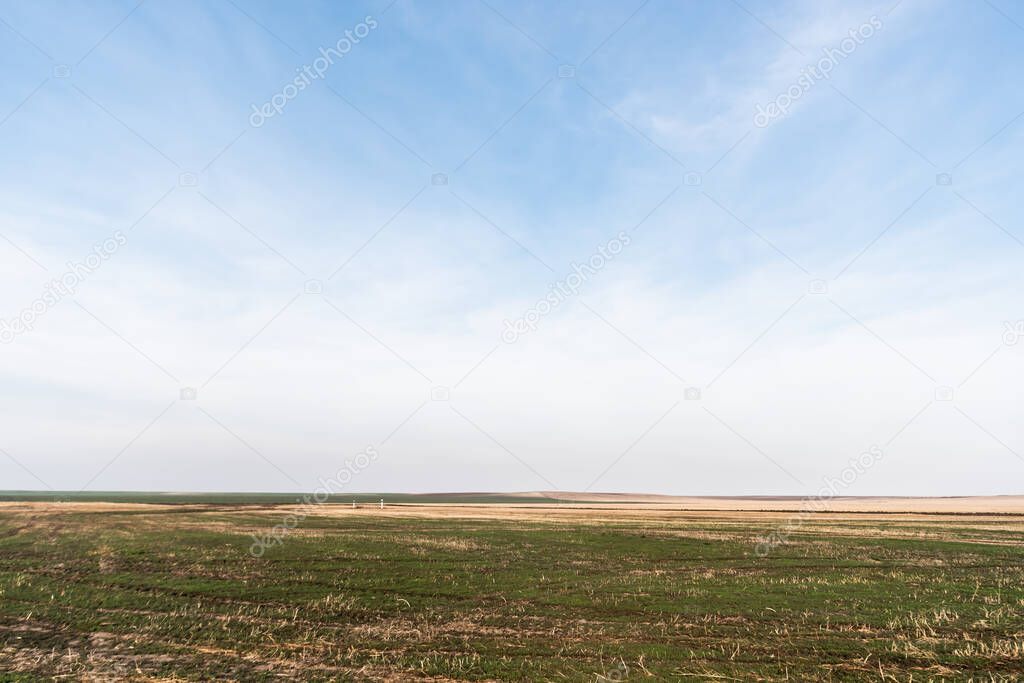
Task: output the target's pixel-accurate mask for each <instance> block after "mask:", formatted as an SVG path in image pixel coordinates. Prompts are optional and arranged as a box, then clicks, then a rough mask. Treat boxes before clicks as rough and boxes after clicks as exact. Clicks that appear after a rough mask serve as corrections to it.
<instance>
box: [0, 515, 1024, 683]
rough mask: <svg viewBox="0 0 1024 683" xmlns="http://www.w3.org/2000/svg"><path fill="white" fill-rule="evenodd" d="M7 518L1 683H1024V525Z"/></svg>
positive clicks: (932, 518)
mask: <svg viewBox="0 0 1024 683" xmlns="http://www.w3.org/2000/svg"><path fill="white" fill-rule="evenodd" d="M287 511H288V507H287V506H277V505H262V506H246V505H113V504H98V503H94V504H54V503H49V504H47V503H8V504H2V505H0V681H4V682H6V681H36V680H40V679H64V680H96V681H110V680H149V681H191V680H212V679H216V680H240V681H254V680H308V681H320V680H322V681H329V680H330V681H334V680H356V681H370V680H373V681H380V680H394V681H408V680H424V681H427V680H430V681H463V680H472V681H488V680H500V681H541V680H545V681H602V680H616V681H619V680H636V681H640V680H652V681H653V680H687V681H706V680H740V681H854V680H856V681H860V680H875V681H1016V680H1019V679H1020V677H1021V676H1022V675H1024V582H1022V578H1024V563H1022V559H1024V553H1022V547H1024V546H1022V544H1024V516H1015V515H962V516H960V515H912V514H904V515H870V514H850V515H844V514H840V513H828V514H818V515H814V516H813V517H812V518H811V519H808V520H806V521H804V522H803V523H802V524H801V526H800V528H799V529H798V530H797V531H795V532H794V533H793V534H792V535H791V536H790V538H789V542H788V543H787V544H785V545H782V546H780V547H777V548H774V549H773V550H772V552H771V553H770V554H769V555H768V556H767V557H758V556H757V554H756V553H755V550H754V549H755V545H756V543H757V539H758V538H760V537H763V536H766V535H768V534H769V533H770V532H771V531H772V530H773V529H775V528H778V526H779V525H781V524H784V523H785V521H786V519H787V515H786V513H779V512H685V511H679V510H671V509H660V510H650V509H643V510H629V509H612V508H608V507H601V508H587V507H586V506H558V507H548V506H533V507H508V506H473V505H470V506H443V505H438V506H427V505H409V506H390V507H388V508H386V509H385V510H384V511H381V510H378V509H374V508H372V507H370V506H364V507H362V508H360V509H358V510H352V509H351V508H350V507H348V506H343V505H325V506H322V509H321V510H317V511H316V513H314V514H312V515H310V516H308V517H306V518H305V519H304V520H303V522H302V524H301V525H300V526H299V527H298V528H296V529H295V530H294V531H292V532H291V533H289V534H288V535H287V536H286V537H285V538H284V539H283V543H281V544H280V545H275V546H272V547H269V548H268V549H267V551H266V553H265V554H264V555H263V556H262V557H260V558H254V557H252V556H251V555H250V554H249V547H250V545H251V543H252V534H260V533H263V532H265V531H266V530H267V529H269V528H271V527H273V526H274V525H275V524H278V523H279V522H280V521H281V519H282V517H283V516H284V515H285V514H286V513H287Z"/></svg>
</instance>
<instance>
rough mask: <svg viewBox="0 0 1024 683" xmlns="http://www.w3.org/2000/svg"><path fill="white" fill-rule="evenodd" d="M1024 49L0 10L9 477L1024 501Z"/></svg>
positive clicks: (709, 16)
mask: <svg viewBox="0 0 1024 683" xmlns="http://www.w3.org/2000/svg"><path fill="white" fill-rule="evenodd" d="M1022 38H1024V9H1022V8H1021V7H1020V6H1019V5H1015V4H1014V3H1010V2H1008V1H1007V0H992V2H972V3H967V2H961V1H959V0H948V1H935V2H933V1H930V0H928V1H926V0H903V1H902V2H896V1H895V0H888V1H887V2H884V3H871V2H867V3H862V2H831V1H826V2H819V1H817V0H815V1H810V0H808V1H800V2H760V1H755V0H742V2H726V1H724V0H723V1H721V2H711V1H705V2H699V1H679V0H647V1H644V0H639V1H634V2H621V3H610V2H562V3H538V2H514V1H512V0H486V1H482V0H453V2H446V3H438V2H424V1H421V0H394V1H392V0H373V1H370V2H345V3H333V2H313V1H304V2H301V3H282V2H269V1H267V0H252V1H247V2H246V1H243V0H206V1H203V2H188V1H185V2H179V1H178V0H173V1H172V0H145V1H144V2H136V1H133V2H121V1H117V2H99V3H96V2H57V1H56V0H52V1H45V0H44V1H40V2H33V3H25V2H17V1H12V0H0V148H2V149H3V154H2V155H0V342H2V343H0V386H2V387H3V389H4V390H3V391H2V392H0V489H31V490H50V489H53V490H65V491H67V490H72V491H77V490H81V489H86V490H155V491H312V490H314V489H316V488H318V487H322V486H325V483H324V482H325V481H327V482H330V481H337V480H338V476H337V475H338V473H339V472H341V471H348V472H349V473H350V474H349V475H346V476H345V477H344V478H345V480H346V484H345V485H344V487H339V488H337V489H331V491H332V492H336V493H343V492H345V491H396V492H398V491H401V492H423V491H532V490H554V489H562V490H591V491H621V492H651V493H666V494H680V495H815V494H820V493H821V491H822V490H823V487H830V491H831V494H832V495H961V494H975V495H980V494H1010V493H1022V492H1024V491H1022V486H1021V482H1022V477H1024V426H1022V421H1021V419H1020V405H1021V403H1022V399H1024V387H1022V382H1021V379H1022V378H1024V342H1022V340H1024V306H1022V305H1021V302H1022V301H1024V298H1022V293H1024V283H1022V279H1021V265H1022V264H1024V224H1022V220H1021V219H1022V217H1024V211H1022V208H1021V206H1020V202H1019V197H1020V192H1021V175H1020V171H1021V159H1022V158H1024V156H1022V151H1024V91H1022V90H1021V89H1020V88H1019V87H1018V86H1019V76H1020V72H1021V67H1022V65H1024V40H1022ZM1018 342H1022V343H1018ZM367 452H372V453H373V454H375V456H374V457H373V458H372V459H368V458H366V457H362V458H360V457H359V454H361V453H363V454H365V453H367Z"/></svg>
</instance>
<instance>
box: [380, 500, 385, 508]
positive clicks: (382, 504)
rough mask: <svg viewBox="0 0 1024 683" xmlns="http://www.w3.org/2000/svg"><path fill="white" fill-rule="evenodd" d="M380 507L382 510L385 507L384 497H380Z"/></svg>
mask: <svg viewBox="0 0 1024 683" xmlns="http://www.w3.org/2000/svg"><path fill="white" fill-rule="evenodd" d="M380 509H381V510H383V509H384V499H383V498H381V499H380Z"/></svg>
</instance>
